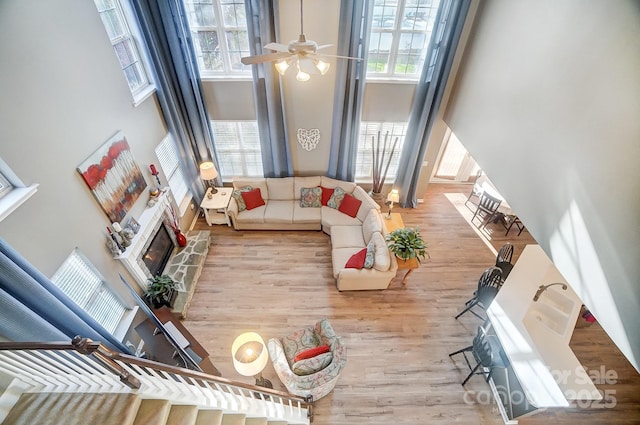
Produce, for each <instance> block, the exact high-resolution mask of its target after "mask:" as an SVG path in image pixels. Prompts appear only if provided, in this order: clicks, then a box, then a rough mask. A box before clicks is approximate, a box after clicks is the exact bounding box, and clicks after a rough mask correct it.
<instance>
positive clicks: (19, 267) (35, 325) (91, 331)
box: [0, 238, 130, 353]
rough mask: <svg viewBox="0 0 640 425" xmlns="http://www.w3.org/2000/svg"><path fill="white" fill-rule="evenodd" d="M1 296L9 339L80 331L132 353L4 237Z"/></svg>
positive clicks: (1, 328) (0, 325) (2, 326)
mask: <svg viewBox="0 0 640 425" xmlns="http://www.w3.org/2000/svg"><path fill="white" fill-rule="evenodd" d="M0 298H1V300H0V307H1V308H2V313H1V315H2V321H1V322H0V333H1V334H2V335H3V336H5V337H7V338H9V339H12V340H15V341H22V342H50V341H61V340H63V341H64V340H67V339H68V340H69V342H70V341H71V339H73V337H74V336H76V335H80V336H82V337H86V338H91V339H92V340H94V341H99V342H102V343H103V344H105V345H107V346H109V347H110V348H112V349H114V350H117V351H120V352H122V353H130V351H129V349H128V348H127V347H126V346H125V345H124V344H122V343H121V342H120V341H118V340H117V339H116V338H115V337H114V336H113V335H112V334H111V333H109V332H108V331H107V330H106V329H105V328H103V327H102V325H100V324H99V323H98V322H96V321H95V320H94V319H93V318H92V317H91V316H89V315H88V314H87V313H86V312H85V311H84V310H83V309H81V308H80V307H78V305H77V304H75V303H74V302H73V301H71V299H69V297H67V296H66V295H65V294H64V293H63V292H62V291H61V290H60V289H58V287H57V286H55V285H54V284H53V283H52V282H51V281H50V280H49V278H47V277H46V276H45V275H44V274H42V273H41V272H40V271H39V270H38V269H36V268H35V267H33V266H32V265H31V264H30V263H29V262H28V261H27V260H26V259H25V258H24V257H22V255H20V254H19V253H18V252H17V251H16V250H14V249H13V248H12V247H11V246H10V245H9V244H8V243H7V242H6V241H4V239H2V238H0ZM5 308H6V309H5ZM31 338H38V340H35V341H34V340H32V339H31ZM40 338H44V339H40Z"/></svg>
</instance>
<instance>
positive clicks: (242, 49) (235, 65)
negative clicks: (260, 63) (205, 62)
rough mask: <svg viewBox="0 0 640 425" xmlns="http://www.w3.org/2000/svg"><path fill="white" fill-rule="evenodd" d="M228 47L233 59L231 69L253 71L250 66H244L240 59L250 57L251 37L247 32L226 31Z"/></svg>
mask: <svg viewBox="0 0 640 425" xmlns="http://www.w3.org/2000/svg"><path fill="white" fill-rule="evenodd" d="M226 35H227V47H228V49H229V57H230V59H231V68H232V69H234V70H236V71H242V70H243V69H247V70H249V71H250V70H251V67H250V66H249V65H243V64H242V62H240V59H241V58H242V57H243V56H249V37H248V35H247V31H226Z"/></svg>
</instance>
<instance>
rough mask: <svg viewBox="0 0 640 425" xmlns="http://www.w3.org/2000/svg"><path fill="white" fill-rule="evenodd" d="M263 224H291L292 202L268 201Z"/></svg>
mask: <svg viewBox="0 0 640 425" xmlns="http://www.w3.org/2000/svg"><path fill="white" fill-rule="evenodd" d="M264 222H265V223H288V224H291V223H293V201H292V200H289V201H276V200H273V199H270V200H269V203H268V204H267V209H266V210H265V212H264Z"/></svg>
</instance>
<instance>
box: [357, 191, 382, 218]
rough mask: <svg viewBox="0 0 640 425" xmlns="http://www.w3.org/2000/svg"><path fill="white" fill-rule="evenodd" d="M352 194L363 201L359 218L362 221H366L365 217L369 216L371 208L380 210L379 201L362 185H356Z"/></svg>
mask: <svg viewBox="0 0 640 425" xmlns="http://www.w3.org/2000/svg"><path fill="white" fill-rule="evenodd" d="M351 195H352V196H353V197H355V198H356V199H359V200H361V201H362V205H361V206H360V210H358V218H359V219H360V221H364V218H365V217H366V216H367V214H368V213H369V210H370V209H375V210H378V211H379V210H380V205H378V203H377V202H376V201H374V200H373V198H372V197H371V196H369V194H368V193H367V192H366V191H365V190H364V189H363V188H361V187H360V186H356V188H355V189H353V192H352V193H351Z"/></svg>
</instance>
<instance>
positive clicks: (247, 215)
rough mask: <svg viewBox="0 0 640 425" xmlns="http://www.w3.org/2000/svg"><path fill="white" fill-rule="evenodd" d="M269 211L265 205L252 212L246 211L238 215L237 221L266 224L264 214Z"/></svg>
mask: <svg viewBox="0 0 640 425" xmlns="http://www.w3.org/2000/svg"><path fill="white" fill-rule="evenodd" d="M266 209H267V206H266V205H263V206H261V207H258V208H254V209H252V210H244V211H242V212H241V213H239V214H238V216H237V220H238V221H240V222H242V223H264V212H265V210H266Z"/></svg>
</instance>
